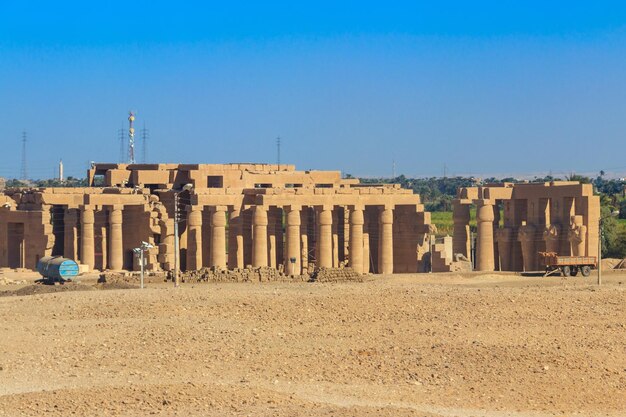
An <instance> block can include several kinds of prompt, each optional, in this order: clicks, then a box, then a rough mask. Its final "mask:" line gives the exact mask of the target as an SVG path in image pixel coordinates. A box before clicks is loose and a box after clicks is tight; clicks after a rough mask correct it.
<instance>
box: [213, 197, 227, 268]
mask: <svg viewBox="0 0 626 417" xmlns="http://www.w3.org/2000/svg"><path fill="white" fill-rule="evenodd" d="M211 266H213V267H215V268H222V269H223V268H226V207H225V206H215V207H213V208H212V210H211Z"/></svg>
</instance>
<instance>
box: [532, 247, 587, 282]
mask: <svg viewBox="0 0 626 417" xmlns="http://www.w3.org/2000/svg"><path fill="white" fill-rule="evenodd" d="M539 257H540V259H542V260H543V264H544V265H545V266H546V273H545V274H544V275H543V276H544V277H547V276H548V275H553V274H555V273H557V272H560V273H561V275H563V276H564V277H569V276H576V275H578V272H579V271H580V273H581V274H582V276H583V277H588V276H589V275H590V274H591V269H592V268H596V267H597V266H598V261H597V258H596V257H595V256H559V255H557V254H556V253H554V252H539Z"/></svg>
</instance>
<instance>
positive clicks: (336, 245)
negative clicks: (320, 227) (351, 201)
mask: <svg viewBox="0 0 626 417" xmlns="http://www.w3.org/2000/svg"><path fill="white" fill-rule="evenodd" d="M332 216H333V218H332V220H333V225H332V233H333V267H335V268H339V213H338V212H337V210H333V211H332Z"/></svg>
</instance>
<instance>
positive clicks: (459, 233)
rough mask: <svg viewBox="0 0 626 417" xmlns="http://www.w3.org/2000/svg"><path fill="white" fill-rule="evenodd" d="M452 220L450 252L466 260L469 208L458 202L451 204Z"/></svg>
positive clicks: (467, 253) (468, 253) (468, 243)
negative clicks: (452, 232) (452, 231)
mask: <svg viewBox="0 0 626 417" xmlns="http://www.w3.org/2000/svg"><path fill="white" fill-rule="evenodd" d="M452 207H453V212H452V217H453V219H454V234H453V240H452V251H453V252H454V253H455V254H456V253H460V254H462V255H463V256H465V257H466V258H467V259H469V258H470V226H469V223H470V206H469V204H461V202H460V201H458V200H454V201H453V202H452Z"/></svg>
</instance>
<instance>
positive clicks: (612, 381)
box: [0, 272, 626, 417]
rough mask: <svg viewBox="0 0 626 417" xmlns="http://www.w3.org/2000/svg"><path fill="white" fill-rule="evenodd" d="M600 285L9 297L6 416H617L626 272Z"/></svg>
mask: <svg viewBox="0 0 626 417" xmlns="http://www.w3.org/2000/svg"><path fill="white" fill-rule="evenodd" d="M10 274H11V273H10V272H5V276H6V277H9V278H10ZM25 275H26V276H27V280H29V281H32V280H33V279H34V277H35V276H34V275H32V274H31V275H28V274H25ZM23 277H24V274H22V275H21V276H17V277H13V278H14V279H22V278H23ZM604 278H605V280H604V281H605V285H603V286H602V287H599V288H598V287H596V286H595V285H590V284H591V283H593V282H594V280H595V277H593V276H592V277H591V279H589V278H587V279H583V278H580V277H577V278H568V279H563V278H560V277H551V278H539V277H520V276H516V275H512V274H490V275H485V274H482V275H481V274H477V273H473V274H464V275H458V274H435V275H429V274H422V275H395V276H387V277H376V278H375V279H368V280H367V281H366V282H363V283H336V284H320V283H280V284H278V283H266V284H200V285H193V286H192V285H184V286H183V287H182V288H178V289H175V288H172V287H171V286H170V285H168V284H155V283H153V284H149V286H148V288H147V289H145V290H137V289H123V290H110V291H103V290H95V289H93V287H92V286H91V282H90V280H89V279H85V280H84V281H83V283H82V284H80V286H79V287H76V288H75V289H90V291H68V290H65V291H62V292H55V293H50V294H34V295H27V296H15V295H12V296H6V297H0V317H2V323H0V415H3V416H4V415H6V416H20V415H32V416H39V415H50V416H71V415H79V416H92V415H93V416H96V415H97V416H108V415H115V416H129V417H130V416H149V415H158V416H485V417H499V416H533V417H541V416H553V415H558V416H572V415H584V416H595V415H603V416H604V415H608V416H622V415H626V274H620V273H608V274H605V277H604ZM21 287H24V284H22V285H21ZM85 287H86V288H85ZM18 288H20V286H19V285H4V286H1V287H0V292H2V291H15V290H16V289H18ZM68 289H70V287H68Z"/></svg>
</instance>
